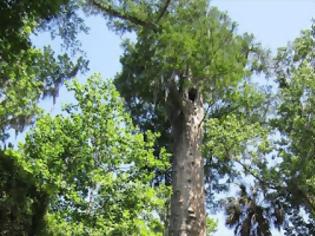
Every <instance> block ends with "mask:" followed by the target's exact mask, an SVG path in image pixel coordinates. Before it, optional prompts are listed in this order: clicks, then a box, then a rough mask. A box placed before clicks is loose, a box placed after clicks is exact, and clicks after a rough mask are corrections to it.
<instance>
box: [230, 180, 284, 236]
mask: <svg viewBox="0 0 315 236" xmlns="http://www.w3.org/2000/svg"><path fill="white" fill-rule="evenodd" d="M224 208H225V213H226V222H225V224H226V225H227V226H228V227H230V228H234V234H235V235H237V236H270V235H271V232H270V228H271V226H272V225H273V226H275V227H277V228H278V229H280V226H281V225H282V224H283V222H284V211H283V208H282V207H281V204H280V203H279V202H277V203H274V204H273V206H272V205H271V202H270V201H267V200H266V199H264V200H263V201H262V202H261V203H259V194H258V191H257V189H254V188H251V191H250V192H248V191H247V190H246V187H245V185H241V186H240V192H239V194H238V196H237V197H229V198H227V199H226V201H225V202H224Z"/></svg>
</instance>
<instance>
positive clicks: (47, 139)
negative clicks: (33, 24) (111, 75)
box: [22, 76, 169, 235]
mask: <svg viewBox="0 0 315 236" xmlns="http://www.w3.org/2000/svg"><path fill="white" fill-rule="evenodd" d="M69 88H70V90H73V91H74V92H75V97H76V99H77V101H78V103H77V104H73V105H68V106H67V107H66V111H67V115H65V116H61V115H58V116H56V117H50V116H49V115H45V116H43V117H42V118H41V119H39V120H38V121H37V123H36V127H35V129H34V130H33V131H32V132H31V133H30V134H28V135H27V137H26V143H25V145H23V147H22V151H23V154H24V155H25V158H26V160H27V163H28V165H29V167H28V168H30V169H31V173H32V175H33V176H36V180H37V184H38V187H39V188H40V189H43V190H45V191H47V192H48V193H49V195H50V205H49V209H48V218H47V219H48V222H49V224H52V225H56V226H57V225H58V227H59V231H56V232H60V234H63V235H68V234H69V235H104V234H105V235H124V234H128V235H133V234H137V232H139V233H140V232H141V233H142V234H143V235H149V234H145V232H148V233H150V234H154V233H156V234H157V235H160V234H161V233H162V231H163V222H162V221H161V219H160V218H159V213H161V214H163V207H164V204H165V202H164V201H165V199H166V198H167V196H168V193H169V190H168V189H167V188H166V187H164V186H163V185H160V187H159V188H152V187H150V185H149V183H150V180H152V177H153V173H152V172H148V171H147V169H149V168H152V169H153V168H156V167H158V168H160V169H163V168H167V166H166V164H165V163H167V161H166V159H167V155H166V152H165V150H161V152H160V160H156V159H155V158H154V155H153V151H154V150H153V144H154V139H155V137H156V134H153V133H147V134H146V136H145V137H144V136H143V134H141V133H139V131H137V129H136V128H135V127H134V126H133V125H132V123H131V120H130V118H129V117H128V116H127V115H126V113H125V112H124V110H123V103H122V100H121V99H120V98H119V97H118V95H119V94H118V93H117V91H115V89H114V87H113V85H112V84H111V83H109V82H102V81H101V79H100V77H99V76H93V77H91V78H89V79H88V82H87V84H86V85H81V84H79V83H78V82H74V83H73V84H72V85H71V86H70V87H69ZM144 138H145V139H146V141H144ZM161 217H162V216H161ZM77 226H78V227H77ZM50 230H51V232H50V233H49V232H46V233H47V234H53V233H54V232H55V230H56V229H54V228H53V229H50ZM142 234H141V235H142ZM57 235H58V233H57Z"/></svg>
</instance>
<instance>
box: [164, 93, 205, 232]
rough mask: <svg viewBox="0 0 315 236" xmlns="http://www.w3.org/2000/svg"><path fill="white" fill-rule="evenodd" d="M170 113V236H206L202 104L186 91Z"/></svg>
mask: <svg viewBox="0 0 315 236" xmlns="http://www.w3.org/2000/svg"><path fill="white" fill-rule="evenodd" d="M169 112H170V117H171V124H172V132H173V138H174V157H173V158H174V159H173V166H172V170H173V172H172V187H173V194H172V199H171V219H170V226H169V235H170V236H205V235H206V224H205V221H206V219H205V218H206V215H205V200H204V164H203V158H202V156H201V152H200V145H201V141H202V132H203V127H202V121H203V118H204V112H205V111H204V107H203V101H202V98H201V97H200V95H198V94H197V91H195V90H194V89H190V90H187V92H186V94H184V96H182V97H181V106H177V108H175V107H174V106H173V108H172V110H170V111H169Z"/></svg>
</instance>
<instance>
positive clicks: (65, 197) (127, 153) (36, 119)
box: [0, 0, 315, 236]
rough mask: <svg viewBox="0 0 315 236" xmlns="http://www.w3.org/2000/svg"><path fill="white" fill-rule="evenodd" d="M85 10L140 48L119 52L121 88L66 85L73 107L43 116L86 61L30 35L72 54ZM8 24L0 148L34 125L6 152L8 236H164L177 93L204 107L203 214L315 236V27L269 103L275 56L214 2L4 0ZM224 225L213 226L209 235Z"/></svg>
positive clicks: (0, 218)
mask: <svg viewBox="0 0 315 236" xmlns="http://www.w3.org/2000/svg"><path fill="white" fill-rule="evenodd" d="M81 6H84V7H85V8H84V10H87V11H88V13H99V12H101V13H103V14H105V18H106V19H107V20H108V21H107V22H108V24H109V25H110V27H111V28H112V29H113V30H115V31H116V32H117V31H118V32H124V31H126V30H129V31H133V32H135V33H136V36H137V39H136V42H131V41H128V40H127V41H125V42H124V43H123V48H124V54H123V55H122V58H121V63H122V66H123V67H122V71H121V73H120V74H118V75H117V77H116V78H115V80H114V84H115V85H114V84H113V83H112V82H111V81H105V80H104V79H102V78H101V77H100V76H99V75H94V76H92V77H90V78H88V79H87V82H86V83H85V84H81V83H79V82H77V81H73V82H71V83H68V85H67V87H68V90H69V91H72V92H73V93H74V94H75V95H74V96H75V100H76V103H75V104H68V105H66V106H65V107H64V109H63V112H62V114H59V115H57V116H51V115H49V114H44V113H43V111H42V110H41V109H40V108H39V107H38V104H37V103H38V101H39V100H40V99H41V98H44V97H46V96H53V97H54V98H55V97H56V96H57V95H58V90H59V87H60V86H61V85H62V84H63V83H64V81H65V80H67V79H69V78H72V77H73V76H75V74H77V73H78V71H80V70H84V69H86V67H87V63H86V61H85V60H84V59H83V58H82V57H77V56H74V55H71V56H70V55H68V54H64V55H55V53H54V51H53V50H52V48H50V47H49V46H48V47H45V48H44V49H38V48H35V47H34V46H33V45H32V43H31V40H30V36H31V34H32V33H36V32H39V31H40V30H49V31H50V32H51V33H52V35H53V36H57V37H60V38H61V39H62V40H63V45H64V46H65V47H66V48H68V49H72V52H75V51H76V50H78V49H79V47H78V46H79V42H78V39H77V34H78V32H80V31H86V28H85V26H84V22H83V20H82V19H81V18H80V17H79V15H78V9H79V8H80V7H81ZM0 20H1V21H0V59H1V62H0V78H1V85H0V139H1V141H3V143H5V141H6V139H7V138H8V137H9V131H10V130H11V129H14V130H16V131H17V132H20V131H23V128H24V127H25V125H27V124H31V123H35V125H34V127H33V128H32V129H31V130H30V132H28V134H27V135H26V138H25V142H24V143H22V144H20V146H19V148H18V149H16V150H13V149H11V148H7V147H6V146H2V148H1V149H0V173H1V174H0V234H1V235H164V232H165V227H166V226H167V224H168V216H169V212H168V211H169V197H170V192H171V190H170V187H169V186H168V185H169V184H170V183H171V181H172V180H171V178H170V172H171V168H170V164H169V163H170V160H171V158H172V156H171V155H170V154H168V153H169V151H171V150H172V147H173V141H172V139H171V124H170V119H171V117H170V115H169V114H171V112H170V111H172V109H173V107H172V106H173V105H174V100H176V99H174V97H172V96H173V95H174V93H173V91H172V90H173V89H174V88H175V89H176V90H177V91H178V92H179V93H184V91H185V89H188V90H189V91H191V89H195V90H196V91H197V92H198V93H200V94H202V97H203V99H204V102H205V103H204V106H205V108H206V112H207V113H206V116H205V117H204V121H203V122H204V139H203V145H202V154H203V156H204V158H205V181H206V194H207V195H206V197H207V199H206V200H207V201H206V202H207V205H206V207H207V209H209V210H211V209H219V208H222V209H224V210H225V213H226V225H227V226H228V227H231V228H233V229H234V233H235V235H240V236H248V235H249V236H251V235H253V236H256V235H257V236H261V235H271V233H270V232H271V228H272V227H276V228H281V227H282V228H283V229H284V232H285V234H286V235H298V236H300V235H301V236H302V235H313V234H315V227H314V225H315V177H314V171H313V170H314V168H315V161H314V155H315V153H314V152H315V149H314V140H315V120H314V114H313V113H314V111H313V110H314V105H315V70H314V66H315V61H314V60H315V59H314V58H315V54H314V52H315V27H314V24H313V27H312V29H309V30H304V31H302V33H301V35H300V36H299V37H298V38H297V39H295V40H294V41H293V43H292V44H289V45H288V46H287V47H284V48H280V49H279V50H278V54H277V55H276V56H275V58H274V60H273V66H272V67H273V71H272V72H273V75H274V78H275V82H276V84H277V85H278V88H276V89H274V92H275V93H276V94H272V93H271V92H270V91H265V90H261V89H260V88H258V86H257V85H256V84H254V83H253V82H252V81H251V79H250V77H251V76H252V75H253V72H254V71H262V70H263V71H265V69H266V68H267V67H268V66H269V65H268V61H267V59H268V55H267V54H266V52H265V51H263V50H262V49H261V48H260V45H259V44H256V43H255V41H254V39H253V36H251V35H249V34H244V35H238V34H237V33H236V23H234V22H232V21H231V20H230V19H229V17H228V16H227V15H226V14H224V13H222V12H220V11H219V10H218V9H216V8H210V7H209V5H208V1H205V0H197V1H188V0H182V1H159V0H143V1H129V0H125V1H105V0H104V1H102V0H92V1H75V0H70V1H69V0H58V1H26V0H25V1H24V0H23V1H2V2H1V3H0ZM75 60H76V61H75ZM269 72H270V71H269ZM271 74H272V73H271ZM115 86H116V87H117V90H119V92H120V93H121V95H122V96H123V97H124V99H125V100H123V99H122V98H121V97H120V95H119V93H118V92H117V90H116V88H115ZM272 98H276V99H275V102H274V101H272ZM172 99H173V101H172V103H170V100H172ZM177 105H179V106H180V102H178V104H177ZM129 113H130V114H129ZM134 123H135V125H134ZM235 186H236V188H240V191H239V193H237V194H234V195H233V196H229V197H227V198H225V197H222V196H223V194H222V193H229V192H228V191H229V190H231V189H232V190H235ZM232 192H233V191H232ZM216 227H217V223H216V222H215V221H214V220H213V219H211V218H207V235H211V234H212V233H213V232H214V231H215V229H216Z"/></svg>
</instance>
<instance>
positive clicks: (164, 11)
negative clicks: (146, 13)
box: [157, 0, 171, 22]
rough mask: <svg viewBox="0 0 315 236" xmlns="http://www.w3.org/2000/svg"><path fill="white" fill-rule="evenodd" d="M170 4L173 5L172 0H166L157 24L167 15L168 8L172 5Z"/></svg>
mask: <svg viewBox="0 0 315 236" xmlns="http://www.w3.org/2000/svg"><path fill="white" fill-rule="evenodd" d="M170 3H171V0H166V1H165V4H164V5H163V7H162V8H161V10H160V14H159V16H158V18H157V22H159V21H160V20H161V19H162V17H163V16H164V14H165V13H166V11H167V8H168V6H169V5H170Z"/></svg>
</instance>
